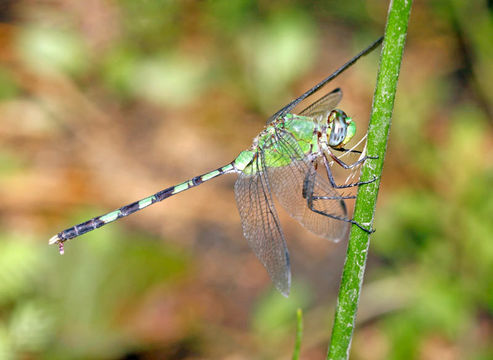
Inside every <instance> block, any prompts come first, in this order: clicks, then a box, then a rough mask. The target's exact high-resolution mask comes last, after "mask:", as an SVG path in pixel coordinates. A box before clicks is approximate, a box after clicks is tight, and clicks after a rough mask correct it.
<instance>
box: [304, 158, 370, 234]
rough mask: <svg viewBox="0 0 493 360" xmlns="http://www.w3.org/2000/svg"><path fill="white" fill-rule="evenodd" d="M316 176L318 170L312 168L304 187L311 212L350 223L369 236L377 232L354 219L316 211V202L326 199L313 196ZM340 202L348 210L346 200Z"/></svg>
mask: <svg viewBox="0 0 493 360" xmlns="http://www.w3.org/2000/svg"><path fill="white" fill-rule="evenodd" d="M312 169H313V170H312ZM329 170H330V169H329ZM315 174H316V170H315V168H314V167H313V166H312V167H311V168H310V170H309V171H308V173H307V175H306V178H305V183H306V185H305V186H304V189H303V190H304V191H306V193H304V194H303V195H304V196H305V195H306V202H307V205H308V208H309V209H310V210H311V211H313V212H315V213H317V214H320V215H323V216H326V217H328V218H331V219H335V220H339V221H344V222H348V223H350V224H354V225H356V226H357V227H359V228H360V229H361V230H363V231H365V232H367V233H369V234H371V233H373V232H375V230H373V229H367V228H365V227H364V226H363V225H361V224H360V223H358V222H357V221H354V220H353V219H348V218H345V217H341V216H337V215H334V214H329V213H326V212H324V211H321V210H317V209H315V207H314V200H318V198H324V196H314V194H313V192H314V179H315ZM341 198H344V197H341ZM340 202H341V206H342V207H343V208H344V209H346V204H345V202H344V200H342V199H340Z"/></svg>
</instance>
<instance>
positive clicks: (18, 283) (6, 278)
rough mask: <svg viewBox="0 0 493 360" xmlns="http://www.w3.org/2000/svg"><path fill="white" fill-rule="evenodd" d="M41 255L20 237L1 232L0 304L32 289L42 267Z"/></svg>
mask: <svg viewBox="0 0 493 360" xmlns="http://www.w3.org/2000/svg"><path fill="white" fill-rule="evenodd" d="M41 255H42V254H41V253H40V252H39V251H38V249H37V248H36V247H35V246H33V245H32V244H29V243H26V242H25V241H23V240H21V239H20V237H18V236H16V237H8V236H7V235H6V234H5V233H3V234H0V304H5V303H6V302H9V301H13V300H16V299H18V298H19V297H20V296H21V295H22V294H25V293H27V292H28V291H30V290H31V289H32V286H33V282H34V280H35V279H36V278H37V277H38V275H39V274H40V270H41V269H42V267H41V265H42V262H41Z"/></svg>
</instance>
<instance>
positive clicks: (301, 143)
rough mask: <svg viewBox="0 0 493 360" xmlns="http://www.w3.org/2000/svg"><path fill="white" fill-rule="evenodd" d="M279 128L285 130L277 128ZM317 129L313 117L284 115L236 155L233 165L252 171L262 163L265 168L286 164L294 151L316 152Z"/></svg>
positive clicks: (304, 153)
mask: <svg viewBox="0 0 493 360" xmlns="http://www.w3.org/2000/svg"><path fill="white" fill-rule="evenodd" d="M278 129H279V130H284V131H281V132H279V131H276V130H278ZM317 129H318V124H317V123H315V122H314V121H313V119H312V118H310V117H306V116H299V115H293V114H287V115H285V116H284V118H283V120H278V121H275V122H273V123H271V124H269V125H268V126H267V127H266V128H265V129H264V130H263V131H262V132H261V133H260V134H259V135H258V136H257V137H256V138H255V139H254V141H253V145H252V147H251V148H250V149H249V150H246V151H242V152H241V153H240V155H238V157H237V158H236V159H235V161H234V163H235V167H236V168H237V169H238V170H241V171H243V172H245V173H247V174H254V173H256V172H257V169H262V168H263V166H264V164H263V162H265V166H267V167H280V166H287V165H289V164H290V163H291V159H292V157H293V155H295V154H296V155H297V156H299V155H308V154H309V153H310V152H316V151H318V142H317V131H316V130H317ZM283 134H284V135H283ZM286 134H289V135H286ZM293 151H295V152H296V153H293ZM301 153H302V154H301Z"/></svg>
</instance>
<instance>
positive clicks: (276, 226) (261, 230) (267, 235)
mask: <svg viewBox="0 0 493 360" xmlns="http://www.w3.org/2000/svg"><path fill="white" fill-rule="evenodd" d="M250 166H251V167H254V168H255V169H253V168H250V169H248V171H250V172H251V173H250V174H247V173H246V172H243V173H241V174H240V175H239V177H238V180H236V184H235V198H236V202H237V205H238V210H239V212H240V218H241V225H242V227H243V235H244V236H245V238H246V239H247V241H248V244H249V245H250V247H251V248H252V249H253V251H254V252H255V254H256V255H257V257H258V258H259V260H260V262H261V263H262V264H263V265H264V266H265V268H266V269H267V272H268V273H269V275H270V277H271V279H272V281H273V283H274V285H275V286H276V288H277V289H278V290H279V291H280V292H281V293H282V294H283V295H284V296H288V295H289V288H290V285H291V271H290V267H289V254H288V249H287V246H286V241H285V240H284V235H283V233H282V230H281V227H280V223H279V218H278V216H277V213H276V210H275V208H274V204H273V202H272V196H271V194H270V191H269V187H270V184H269V181H268V179H267V177H266V174H265V171H261V170H262V169H259V166H258V165H256V164H253V165H250Z"/></svg>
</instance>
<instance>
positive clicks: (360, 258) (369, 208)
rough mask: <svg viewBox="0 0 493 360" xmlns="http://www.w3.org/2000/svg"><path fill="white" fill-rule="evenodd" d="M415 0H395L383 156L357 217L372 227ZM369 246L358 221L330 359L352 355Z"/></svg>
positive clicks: (372, 146)
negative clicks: (409, 22)
mask: <svg viewBox="0 0 493 360" xmlns="http://www.w3.org/2000/svg"><path fill="white" fill-rule="evenodd" d="M411 4H412V0H393V1H391V2H390V5H389V13H388V17H387V25H386V28H385V39H384V41H383V47H382V54H381V58H380V68H379V71H378V76H377V84H376V89H375V94H374V97H373V106H372V112H371V116H370V124H369V127H368V140H367V149H368V154H369V155H371V156H378V159H368V160H367V161H366V162H365V164H364V165H363V168H362V169H361V181H368V180H371V179H373V178H376V179H377V180H376V181H374V182H372V183H370V184H367V185H363V186H361V187H360V188H359V190H358V197H357V200H356V206H355V211H354V220H355V221H357V222H358V223H360V224H362V225H364V226H367V227H370V226H372V224H373V216H374V212H375V205H376V201H377V195H378V189H379V185H380V176H381V173H382V168H383V160H384V157H385V151H386V148H387V139H388V135H389V130H390V122H391V118H392V111H393V107H394V99H395V92H396V89H397V80H398V78H399V70H400V66H401V60H402V54H403V51H404V44H405V40H406V34H407V26H408V21H409V15H410V13H411ZM369 245H370V234H368V233H366V232H364V231H363V230H361V229H359V228H358V227H356V226H353V227H352V231H351V237H350V239H349V243H348V249H347V254H346V262H345V264H344V270H343V274H342V280H341V285H340V288H339V296H338V299H337V309H336V314H335V319H334V325H333V328H332V337H331V342H330V348H329V353H328V355H327V359H337V360H339V359H347V358H348V357H349V351H350V347H351V340H352V336H353V332H354V324H355V319H356V312H357V309H358V301H359V298H360V293H361V286H362V283H363V277H364V273H365V266H366V259H367V256H368V247H369Z"/></svg>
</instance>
